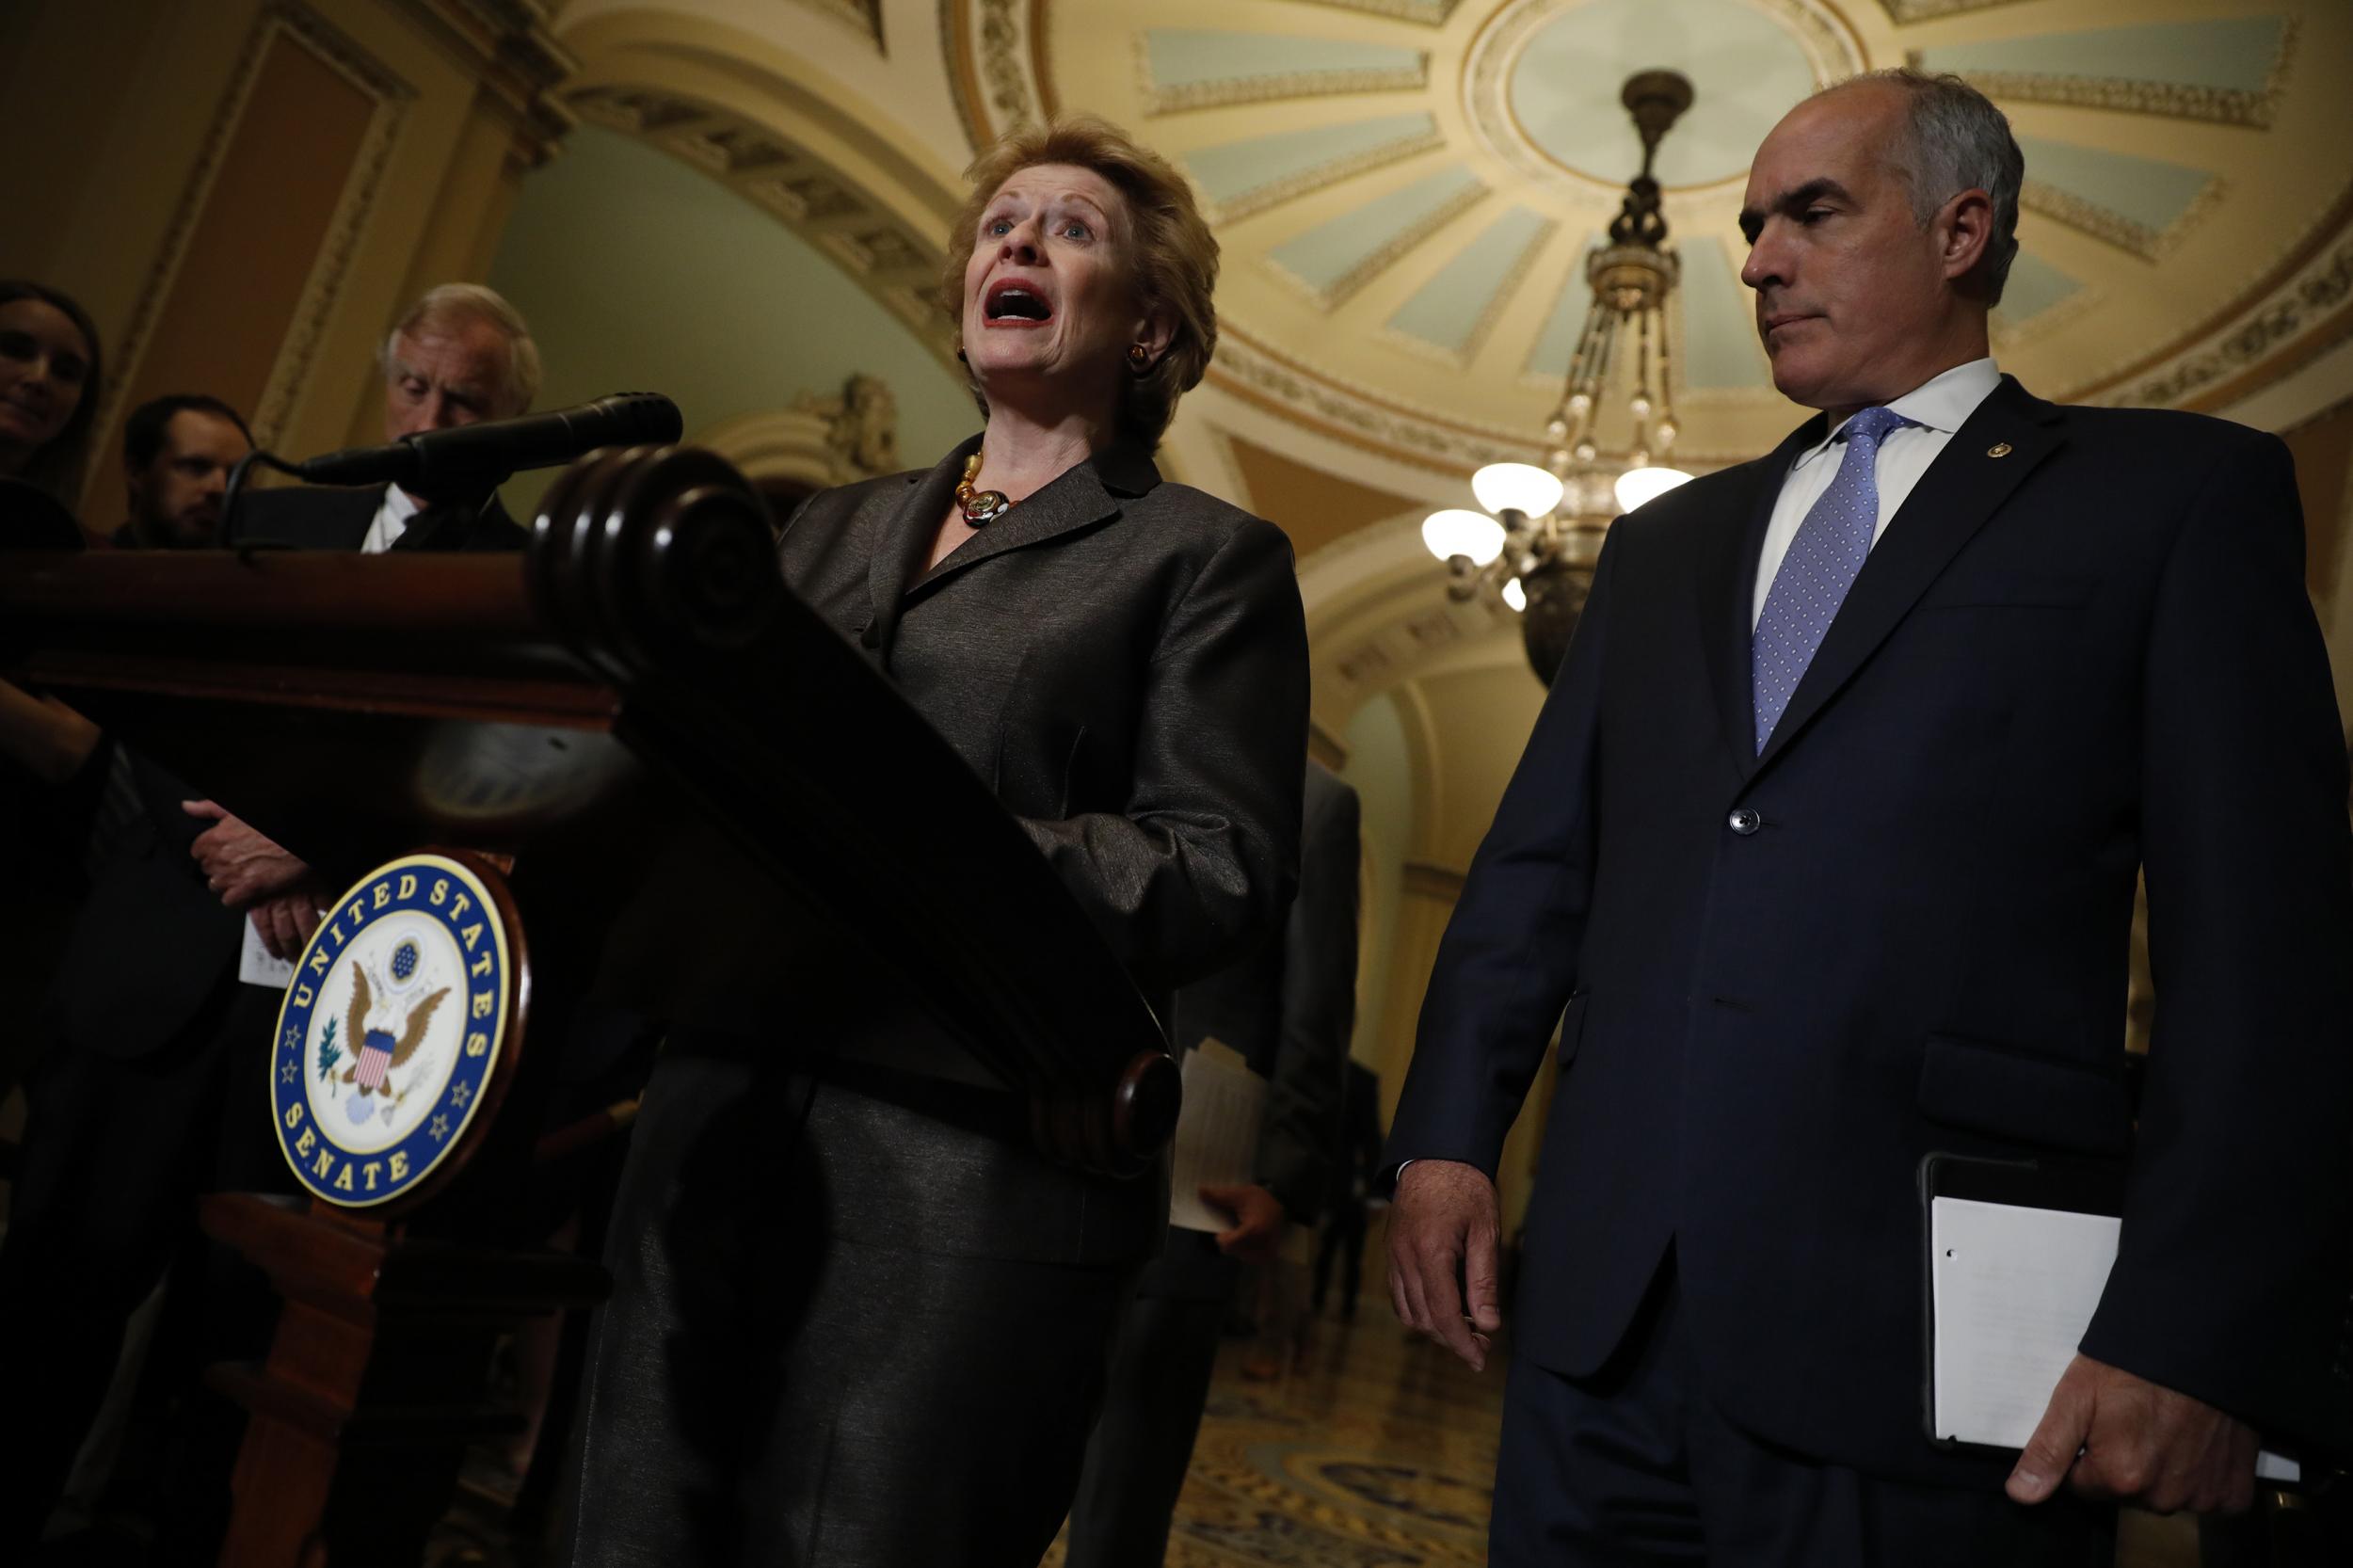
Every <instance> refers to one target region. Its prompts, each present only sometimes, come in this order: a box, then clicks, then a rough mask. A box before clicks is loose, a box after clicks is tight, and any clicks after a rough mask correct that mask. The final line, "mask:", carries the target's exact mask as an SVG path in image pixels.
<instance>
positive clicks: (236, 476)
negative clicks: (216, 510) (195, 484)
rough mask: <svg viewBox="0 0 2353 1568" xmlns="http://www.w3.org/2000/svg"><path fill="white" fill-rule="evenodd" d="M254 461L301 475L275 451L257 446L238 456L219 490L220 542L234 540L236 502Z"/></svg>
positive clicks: (242, 490)
mask: <svg viewBox="0 0 2353 1568" xmlns="http://www.w3.org/2000/svg"><path fill="white" fill-rule="evenodd" d="M256 463H259V464H261V465H262V466H263V467H264V468H274V469H276V470H277V471H278V472H280V473H291V474H293V475H294V476H295V477H296V478H297V479H299V478H301V477H302V471H301V470H300V469H299V468H297V467H296V466H295V465H294V464H292V463H290V462H288V461H286V460H285V459H284V458H283V457H280V456H278V454H277V453H275V452H267V451H264V450H263V449H262V448H261V447H258V446H257V447H255V448H254V449H253V450H252V451H250V452H248V453H247V454H246V455H245V456H242V457H240V458H238V459H237V466H236V467H234V468H232V469H231V470H230V471H229V483H228V484H227V485H225V486H223V487H222V488H221V492H220V542H221V543H223V544H231V543H233V542H235V540H236V536H237V535H236V525H237V503H238V502H239V501H241V500H243V499H244V497H245V475H246V471H247V470H248V469H250V468H251V467H252V466H253V465H254V464H256Z"/></svg>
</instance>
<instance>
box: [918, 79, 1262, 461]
mask: <svg viewBox="0 0 2353 1568" xmlns="http://www.w3.org/2000/svg"><path fill="white" fill-rule="evenodd" d="M1039 164H1070V165H1073V166H1075V167H1077V168H1084V169H1089V170H1092V171H1093V172H1094V173H1096V174H1098V175H1100V176H1101V177H1102V178H1103V180H1104V181H1105V182H1106V183H1107V184H1110V185H1111V187H1112V189H1113V190H1115V191H1117V192H1119V194H1120V198H1121V200H1124V201H1125V202H1126V203H1127V208H1128V230H1129V235H1128V238H1129V245H1128V253H1129V255H1130V257H1131V260H1130V262H1129V264H1128V273H1129V277H1130V280H1131V281H1132V282H1133V283H1134V285H1135V289H1136V296H1137V299H1138V302H1139V303H1140V304H1141V305H1142V306H1143V308H1144V310H1145V311H1146V312H1156V311H1165V312H1167V313H1168V315H1169V317H1170V319H1171V320H1172V322H1173V323H1174V325H1175V330H1174V332H1173V333H1172V334H1171V335H1170V338H1169V341H1168V348H1167V351H1166V352H1165V353H1163V354H1162V355H1161V356H1160V359H1159V360H1158V361H1156V362H1155V363H1154V364H1153V366H1152V369H1151V370H1150V372H1149V373H1147V374H1145V375H1144V376H1132V377H1130V378H1129V379H1128V383H1127V390H1126V392H1125V393H1124V395H1123V396H1122V397H1121V399H1120V410H1119V424H1120V429H1121V430H1122V432H1123V433H1125V434H1127V435H1128V436H1130V437H1132V438H1135V439H1138V440H1143V441H1144V442H1145V443H1147V444H1149V443H1152V442H1156V441H1158V440H1160V434H1161V432H1162V431H1164V430H1166V429H1167V428H1168V422H1169V420H1170V419H1171V418H1172V417H1174V416H1175V414H1176V412H1177V399H1178V398H1179V397H1182V396H1183V395H1184V394H1185V393H1186V392H1191V391H1192V390H1193V388H1194V387H1195V386H1197V385H1198V384H1199V383H1200V380H1201V373H1202V372H1203V371H1206V370H1207V369H1209V356H1210V355H1211V354H1213V353H1215V352H1216V350H1217V308H1216V306H1215V305H1214V304H1212V303H1211V300H1210V296H1212V295H1214V294H1215V293H1216V292H1217V236H1216V235H1214V234H1212V233H1210V232H1209V224H1208V223H1207V222H1206V221H1204V220H1203V218H1202V216H1201V209H1200V208H1199V207H1197V206H1195V205H1194V204H1193V187H1192V186H1190V185H1188V184H1185V177H1184V176H1183V175H1181V174H1179V173H1177V169H1176V167H1175V166H1174V165H1172V164H1171V163H1169V161H1168V160H1167V159H1166V158H1163V157H1161V156H1160V154H1159V153H1157V152H1152V151H1150V150H1149V149H1147V148H1144V147H1143V146H1141V145H1139V144H1138V143H1137V142H1136V141H1135V139H1134V138H1133V137H1131V136H1128V133H1127V132H1125V131H1123V130H1121V129H1120V128H1119V127H1118V126H1116V125H1113V124H1112V123H1111V122H1110V121H1109V120H1098V119H1096V117H1095V116H1093V115H1073V116H1071V117H1069V118H1068V119H1065V120H1054V121H1052V122H1051V123H1049V124H1046V125H1025V126H1022V127H1019V128H1018V129H1016V130H1013V131H1010V132H1008V133H1006V134H1005V135H1004V136H1002V137H1000V138H999V140H998V141H997V142H996V143H995V144H994V145H992V146H990V147H989V148H987V149H986V150H985V151H984V152H982V153H981V155H980V156H979V157H977V158H975V159H973V160H972V167H971V168H968V169H966V170H965V171H964V177H965V178H966V179H967V180H968V181H970V182H971V184H972V191H971V194H970V195H969V196H968V197H966V198H965V201H964V207H963V210H962V211H960V212H958V213H957V214H956V221H955V227H954V228H953V229H952V230H950V231H949V234H948V263H947V266H946V268H945V270H944V271H943V272H942V273H941V274H940V301H941V303H942V304H944V305H945V306H946V307H947V309H948V319H949V320H951V321H953V322H955V323H957V324H958V326H959V327H961V326H962V324H963V320H964V271H965V268H966V266H967V265H968V264H970V262H971V260H972V249H973V247H974V245H976V244H977V243H978V241H979V237H980V227H981V215H982V214H983V213H984V211H985V210H986V209H987V206H988V203H989V201H990V200H992V199H993V198H994V197H995V196H996V194H997V190H998V187H999V186H1000V185H1002V184H1004V183H1005V182H1006V181H1007V180H1009V179H1011V178H1013V176H1014V175H1016V174H1017V173H1019V172H1020V171H1021V170H1022V169H1025V168H1035V167H1036V166H1037V165H1039ZM972 393H973V395H974V396H975V397H978V398H980V399H981V408H982V411H983V412H984V413H985V412H986V411H987V408H988V401H987V398H986V397H985V396H984V394H983V393H982V392H981V389H980V387H979V386H978V385H977V384H975V385H974V387H973V389H972Z"/></svg>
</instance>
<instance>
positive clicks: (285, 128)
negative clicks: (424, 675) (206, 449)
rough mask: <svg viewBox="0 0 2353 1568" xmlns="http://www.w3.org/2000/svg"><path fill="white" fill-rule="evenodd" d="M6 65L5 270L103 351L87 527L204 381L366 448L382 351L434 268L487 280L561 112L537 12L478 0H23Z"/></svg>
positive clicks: (1, 195)
mask: <svg viewBox="0 0 2353 1568" xmlns="http://www.w3.org/2000/svg"><path fill="white" fill-rule="evenodd" d="M7 9H8V24H7V32H6V33H5V34H0V43H5V44H6V46H7V49H6V55H5V62H4V63H0V140H4V141H5V144H6V145H7V146H8V147H9V148H10V149H11V156H10V157H9V158H8V159H7V160H5V161H0V211H5V212H8V213H9V214H11V215H12V217H11V221H9V222H8V224H7V225H6V226H5V228H0V275H8V276H25V277H32V278H37V279H39V280H42V281H44V282H48V283H51V284H53V285H55V286H56V287H58V288H62V289H64V290H65V291H66V292H67V293H69V294H71V295H72V296H75V297H76V298H78V299H80V300H81V301H82V302H83V303H84V305H86V306H87V307H88V310H89V311H90V313H91V314H92V316H93V317H94V318H95V319H96V321H97V323H98V327H99V330H100V333H101V335H102V337H103V338H104V353H105V362H106V370H107V378H106V383H105V386H104V389H103V390H102V392H101V398H102V401H101V404H100V424H99V427H98V438H99V445H98V448H97V452H98V460H96V461H94V462H93V465H92V466H93V470H94V472H92V474H91V475H90V476H89V478H88V484H87V485H86V487H85V490H84V497H85V504H84V521H85V523H86V524H88V526H90V527H92V528H93V529H95V530H97V531H101V532H103V531H104V530H106V529H109V528H111V527H112V526H113V524H114V522H115V521H116V520H118V516H119V513H120V505H121V503H120V480H119V479H118V477H117V476H116V474H115V472H114V464H113V463H112V462H111V461H109V460H107V458H108V457H109V456H110V455H111V453H112V452H113V451H114V450H115V443H116V441H117V439H118V432H119V430H120V420H121V417H122V415H123V413H124V412H125V411H126V410H127V409H128V408H131V407H132V406H133V405H134V403H135V402H136V400H137V399H139V398H143V397H146V396H150V395H152V394H154V393H157V392H167V391H178V392H213V393H216V395H221V396H225V397H227V398H229V399H230V400H231V401H232V402H233V403H235V404H237V405H238V406H239V407H240V408H243V409H245V410H246V411H247V412H248V415H249V416H250V417H251V418H252V419H253V421H254V423H255V426H256V433H257V434H258V435H260V436H261V437H262V439H263V440H264V441H266V442H268V443H269V444H272V445H275V446H278V447H280V448H283V449H284V450H287V451H289V452H294V453H309V452H315V451H320V450H324V449H327V448H329V447H335V446H341V445H344V444H346V443H347V442H348V441H350V440H354V439H365V438H367V437H368V436H369V435H370V434H371V433H372V432H373V431H374V429H375V428H376V422H377V419H378V417H379V414H378V405H377V401H376V400H377V398H378V397H379V396H380V393H379V392H377V391H376V385H375V383H376V377H375V376H374V374H373V372H372V370H371V369H370V360H371V356H372V354H373V352H374V349H375V345H376V341H377V339H378V338H379V336H380V335H381V334H382V332H383V330H384V328H385V325H386V324H387V323H388V322H389V321H390V320H391V318H392V316H393V315H394V314H395V313H396V312H397V311H398V310H399V308H400V306H401V305H402V304H403V303H404V302H405V301H406V300H407V299H408V298H410V297H413V296H414V295H415V294H416V293H418V292H420V291H421V290H422V289H423V288H424V287H426V286H429V285H430V284H432V283H436V282H440V281H445V280H452V279H464V278H479V277H480V276H482V273H483V270H484V268H485V267H487V265H488V260H489V256H490V252H491V250H492V248H493V247H494V245H495V243H496V240H497V236H498V233H499V231H500V229H501V227H502V226H503V225H504V221H505V216H506V212H507V209H508V207H509V206H510V205H511V202H512V192H513V188H514V185H515V184H516V182H517V181H518V179H519V178H520V175H521V173H522V172H523V171H524V170H525V169H527V168H530V167H532V166H533V165H535V164H536V163H537V162H539V161H540V160H542V159H544V158H545V157H547V156H548V155H549V154H550V153H551V152H552V151H553V149H554V146H555V144H556V142H557V139H558V138H559V137H560V136H561V134H562V132H563V131H564V129H565V128H566V127H567V125H568V116H566V115H565V114H564V113H563V112H562V111H561V110H560V109H557V108H555V107H553V106H552V104H550V103H549V102H548V101H547V100H546V98H545V93H546V92H547V90H548V89H549V88H552V86H553V84H554V83H555V82H557V81H558V80H560V79H561V78H562V77H563V76H564V75H565V74H566V73H567V72H568V59H567V58H566V56H564V55H563V54H562V52H561V51H560V50H557V49H556V48H555V47H554V46H553V45H552V42H551V41H550V40H549V39H548V38H547V36H546V34H545V30H544V27H542V26H540V25H538V24H536V23H535V22H534V21H533V20H532V12H531V11H530V9H528V8H516V9H515V10H514V11H513V12H512V13H511V18H510V20H506V21H501V22H492V21H488V20H486V17H488V16H490V15H491V14H493V8H487V7H478V6H472V5H468V4H465V3H463V0H307V3H298V0H271V3H268V4H264V0H204V3H203V4H186V3H181V4H174V3H171V0H17V3H16V4H15V5H12V6H9V7H8V8H7Z"/></svg>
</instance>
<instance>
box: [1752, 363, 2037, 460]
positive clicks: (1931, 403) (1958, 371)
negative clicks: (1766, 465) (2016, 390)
mask: <svg viewBox="0 0 2353 1568" xmlns="http://www.w3.org/2000/svg"><path fill="white" fill-rule="evenodd" d="M2001 384H2002V372H2001V368H2000V367H1999V366H1998V365H1996V364H1994V362H1993V356H1992V355H1990V354H1989V355H1987V356H1986V357H1985V358H1984V359H1982V360H1969V361H1967V362H1966V363H1964V364H1958V365H1955V366H1953V367H1952V368H1951V369H1950V370H1946V371H1940V372H1939V373H1938V374H1936V375H1934V376H1929V378H1928V379H1927V380H1926V381H1923V382H1922V383H1921V384H1920V385H1918V386H1916V387H1914V388H1913V389H1912V391H1910V392H1906V393H1904V394H1903V396H1901V397H1898V398H1896V399H1894V400H1893V401H1891V402H1890V403H1889V404H1888V405H1887V407H1888V408H1892V409H1894V410H1895V411H1896V412H1897V413H1899V414H1901V415H1903V416H1904V418H1905V419H1907V420H1909V421H1911V422H1912V423H1913V424H1918V425H1925V426H1926V427H1927V428H1929V429H1930V430H1933V431H1935V432H1936V433H1937V434H1938V435H1940V436H1949V435H1951V434H1952V433H1953V432H1954V431H1956V430H1958V429H1960V428H1961V422H1962V421H1964V420H1966V419H1967V418H1968V417H1969V416H1970V415H1971V414H1973V413H1976V412H1977V405H1978V404H1980V403H1982V402H1984V401H1985V400H1986V399H1987V398H1988V397H1989V396H1991V395H1992V394H1993V389H1994V388H1995V387H1998V386H2000V385H2001ZM1853 417H1854V416H1853V415H1851V414H1849V416H1848V418H1849V419H1851V418H1853ZM1846 427H1847V421H1846V420H1843V419H1842V420H1840V421H1839V422H1838V423H1837V424H1834V425H1833V426H1831V428H1830V430H1829V432H1828V433H1827V434H1825V435H1824V436H1823V437H1822V439H1821V440H1818V441H1817V442H1815V443H1814V444H1813V445H1812V446H1810V447H1807V448H1806V449H1805V450H1804V451H1803V452H1801V453H1800V454H1798V460H1797V461H1796V462H1794V463H1792V464H1790V465H1789V466H1790V467H1791V468H1792V469H1793V470H1794V469H1801V468H1803V467H1805V465H1806V464H1808V463H1810V462H1812V461H1813V460H1814V459H1815V458H1817V457H1818V456H1821V455H1822V454H1823V453H1825V452H1827V451H1829V450H1830V448H1831V446H1832V444H1833V443H1834V442H1835V441H1836V440H1838V433H1839V432H1840V431H1842V430H1844V429H1845V428H1846Z"/></svg>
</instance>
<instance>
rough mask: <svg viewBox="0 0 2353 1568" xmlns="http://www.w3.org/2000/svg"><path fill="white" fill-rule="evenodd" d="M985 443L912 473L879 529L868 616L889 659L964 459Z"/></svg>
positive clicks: (869, 571) (963, 445) (965, 446)
mask: <svg viewBox="0 0 2353 1568" xmlns="http://www.w3.org/2000/svg"><path fill="white" fill-rule="evenodd" d="M980 445H981V438H980V437H979V436H977V435H976V436H972V437H970V438H968V440H964V441H962V442H960V443H959V444H958V445H957V446H956V448H955V450H953V451H952V452H950V453H949V454H948V456H945V457H942V458H941V459H940V460H939V462H938V464H937V465H936V466H935V467H934V468H933V469H932V471H931V472H929V473H920V474H914V475H910V476H909V478H908V482H907V488H906V489H905V490H904V491H902V492H901V493H900V496H899V499H898V504H896V505H894V506H892V507H891V508H890V510H889V513H888V515H887V516H886V517H884V518H883V519H882V520H881V521H880V522H878V523H877V524H876V525H875V529H874V547H873V550H872V552H870V553H869V554H868V556H867V558H866V599H867V613H868V614H869V615H870V616H872V625H873V633H874V635H873V641H872V644H871V645H870V646H872V648H876V649H879V650H881V656H882V657H883V658H884V659H885V660H886V661H887V660H888V657H889V648H890V637H891V633H892V632H894V631H895V630H896V629H897V628H898V624H899V606H900V604H901V602H902V600H903V599H904V592H905V590H906V588H907V587H908V586H909V585H910V584H913V583H914V581H915V576H916V573H918V572H920V571H921V570H922V569H923V559H924V557H925V556H927V555H929V554H930V553H931V548H932V541H933V540H934V539H936V538H937V537H938V536H939V520H940V519H941V518H944V517H946V516H947V515H948V504H949V502H951V501H952V500H953V499H954V498H955V493H956V481H957V480H959V479H961V478H963V477H964V460H965V459H966V458H967V457H968V456H971V455H972V454H973V453H974V452H976V451H978V450H980Z"/></svg>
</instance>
